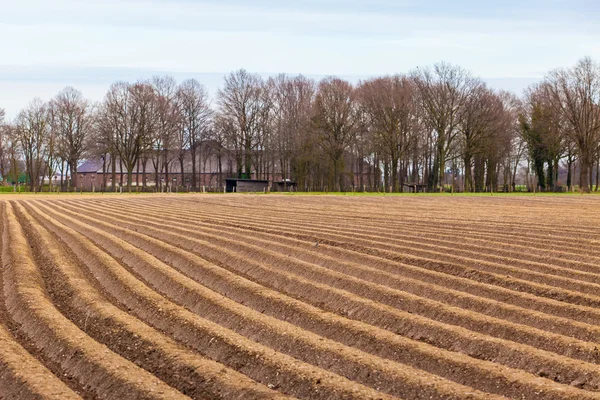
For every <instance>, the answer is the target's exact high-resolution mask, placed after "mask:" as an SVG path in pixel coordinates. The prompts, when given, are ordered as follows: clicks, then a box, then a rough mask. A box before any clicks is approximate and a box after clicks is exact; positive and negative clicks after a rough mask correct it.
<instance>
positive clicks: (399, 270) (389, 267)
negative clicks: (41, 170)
mask: <svg viewBox="0 0 600 400" xmlns="http://www.w3.org/2000/svg"><path fill="white" fill-rule="evenodd" d="M62 204H69V205H70V206H71V207H72V208H71V209H72V210H81V209H90V205H91V204H94V205H95V207H98V205H97V203H91V204H88V203H82V202H80V203H71V202H68V203H62ZM73 207H75V208H73ZM102 207H106V208H108V205H106V204H103V205H102ZM135 208H136V210H144V211H145V212H148V213H149V214H151V213H159V214H160V215H162V216H163V218H167V216H168V218H169V220H168V223H169V225H172V226H189V224H190V223H196V222H197V224H198V225H201V226H206V225H208V226H211V225H212V226H214V227H219V228H220V229H221V231H223V232H232V231H239V230H245V231H247V232H251V234H252V235H254V236H261V235H263V237H266V236H265V235H270V236H271V235H272V237H273V238H275V239H276V240H274V241H273V242H285V241H286V240H287V241H288V243H294V244H295V245H297V246H298V247H302V246H304V248H303V249H302V250H298V251H296V253H295V256H297V258H301V259H303V260H311V258H310V256H309V254H311V253H315V252H318V253H320V254H325V255H329V256H330V257H333V258H334V259H336V260H346V261H350V260H352V261H356V263H358V264H362V265H368V266H371V267H373V268H377V269H379V270H382V271H383V272H387V273H390V274H393V275H395V276H398V277H399V278H400V279H401V280H402V281H406V282H409V281H410V282H413V281H414V280H419V281H422V282H424V283H431V284H433V285H439V286H442V287H443V288H448V289H453V290H455V291H460V292H464V293H468V294H471V295H473V296H475V298H477V299H479V301H473V302H471V301H470V300H471V299H472V297H471V298H470V297H467V298H466V300H465V301H462V302H461V300H462V299H463V298H464V296H460V295H458V294H457V293H454V295H455V296H452V297H451V298H450V299H447V298H446V299H447V301H448V302H449V303H450V302H453V303H454V305H456V306H459V307H464V308H470V307H477V306H479V303H480V302H481V301H482V300H483V299H481V298H482V297H485V298H489V299H491V300H494V301H498V302H502V303H507V304H511V305H514V306H517V307H519V308H521V309H523V308H527V309H532V310H536V311H540V312H542V313H546V314H550V315H555V316H558V317H562V318H565V319H568V321H571V320H574V321H580V322H583V323H586V324H594V325H598V324H600V312H598V310H597V309H596V308H593V307H587V306H580V305H575V304H569V303H564V302H561V301H557V300H553V299H549V298H545V297H538V296H535V295H532V294H529V293H522V292H519V291H515V290H511V289H506V288H503V287H498V286H495V285H492V284H487V283H482V282H478V281H473V280H471V279H468V278H466V277H459V276H453V275H450V274H446V273H442V272H437V271H433V270H429V269H426V268H421V267H418V266H414V265H409V264H405V263H401V262H398V261H392V260H389V259H384V258H381V257H377V256H372V255H368V254H363V253H361V252H358V251H355V250H350V249H343V248H340V247H337V246H336V247H332V246H328V245H327V244H324V243H319V245H318V246H315V239H314V237H306V236H303V235H292V234H287V235H284V232H287V231H288V230H289V229H290V227H289V224H286V226H276V227H274V228H265V223H262V224H261V223H252V222H249V221H250V220H251V217H250V216H248V218H247V220H244V221H240V222H239V223H236V224H235V227H231V226H227V229H226V230H224V229H222V227H223V226H224V224H226V223H227V222H228V221H227V220H228V218H230V217H231V218H232V219H234V218H235V216H229V215H226V216H224V217H223V219H217V220H215V219H212V218H211V219H207V218H199V219H194V218H191V217H190V216H189V215H188V214H187V213H186V214H184V216H183V217H184V218H185V219H186V221H187V222H186V223H180V222H178V221H180V220H181V218H182V215H181V212H180V213H178V214H174V213H171V212H169V211H167V210H165V209H164V208H158V209H155V208H148V207H140V206H136V207H135ZM92 209H93V208H92ZM127 209H129V208H127V207H125V205H122V206H121V207H119V210H127ZM269 226H272V225H271V224H269ZM302 244H303V245H302ZM307 249H308V250H307ZM405 287H407V288H409V289H412V290H413V291H415V292H414V293H415V294H418V292H416V290H417V288H418V287H419V286H418V284H415V285H408V284H407V285H405ZM428 289H429V287H428ZM431 296H435V292H433V293H428V297H431ZM440 300H441V299H440ZM442 301H446V300H442ZM474 310H475V311H478V312H482V313H500V312H502V313H504V312H506V314H501V315H502V318H509V317H510V315H511V314H510V311H506V310H505V309H503V308H502V307H501V306H499V305H498V304H494V306H493V307H492V308H491V309H490V308H486V306H485V305H483V304H482V305H481V307H479V308H474ZM498 315H500V314H498ZM530 317H533V315H531V314H528V315H527V322H526V323H528V324H531V325H533V326H537V327H541V326H543V325H542V324H541V321H537V320H536V319H535V318H530ZM542 318H543V317H542ZM515 321H516V320H515ZM554 322H556V329H558V330H556V332H558V333H564V334H567V335H569V334H568V333H565V332H564V331H562V330H560V329H562V328H564V327H565V325H564V324H563V323H560V322H559V321H552V323H553V324H554ZM578 327H580V326H578V325H577V324H575V326H573V328H574V329H575V330H576V329H578ZM566 328H567V329H569V325H567V326H566ZM580 328H582V329H583V331H582V333H580V335H581V336H577V337H579V338H580V339H582V340H591V337H588V336H587V335H588V334H587V333H583V332H585V331H586V328H585V327H580ZM594 329H595V328H594ZM588 338H590V339H588Z"/></svg>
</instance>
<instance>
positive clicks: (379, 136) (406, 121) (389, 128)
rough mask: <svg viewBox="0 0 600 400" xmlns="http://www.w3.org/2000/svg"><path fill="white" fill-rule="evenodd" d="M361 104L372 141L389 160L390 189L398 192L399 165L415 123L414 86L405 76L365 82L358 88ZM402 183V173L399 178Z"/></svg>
mask: <svg viewBox="0 0 600 400" xmlns="http://www.w3.org/2000/svg"><path fill="white" fill-rule="evenodd" d="M359 93H360V94H359V96H360V102H361V105H362V107H363V110H364V111H365V113H366V115H367V116H368V121H369V123H370V126H371V131H372V133H373V140H374V141H375V142H376V146H378V148H380V149H381V151H382V153H383V154H385V156H386V157H388V158H389V159H390V162H391V164H390V170H391V181H392V182H391V186H392V189H393V191H394V192H397V191H398V188H399V184H402V183H404V182H403V181H402V182H400V179H398V166H399V165H398V164H399V161H400V159H401V157H404V156H405V154H406V152H407V151H408V149H409V146H410V134H411V132H412V130H413V124H414V120H415V108H416V106H417V105H416V103H415V100H416V99H415V85H414V82H413V81H412V80H411V79H409V78H408V77H405V76H399V75H396V76H388V77H383V78H374V79H371V80H368V81H365V82H363V83H362V84H361V86H360V88H359ZM401 177H402V179H403V178H404V173H403V174H401Z"/></svg>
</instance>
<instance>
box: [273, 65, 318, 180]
mask: <svg viewBox="0 0 600 400" xmlns="http://www.w3.org/2000/svg"><path fill="white" fill-rule="evenodd" d="M270 85H271V87H272V90H271V96H272V106H273V130H274V132H273V134H274V145H275V146H274V147H275V151H276V154H277V157H278V161H279V166H280V169H281V177H282V179H283V180H284V185H286V183H285V182H287V179H290V178H293V179H296V180H298V185H299V187H304V186H305V184H306V175H307V171H306V170H307V168H308V166H307V158H308V157H307V156H309V153H310V151H308V149H309V148H310V147H311V145H312V143H313V142H314V141H313V140H312V138H311V137H310V135H311V133H312V132H311V130H310V123H311V119H310V118H311V107H312V103H313V100H314V96H315V83H314V81H312V80H311V79H308V78H305V77H303V76H296V77H289V76H286V75H284V74H281V75H278V76H277V77H275V78H270Z"/></svg>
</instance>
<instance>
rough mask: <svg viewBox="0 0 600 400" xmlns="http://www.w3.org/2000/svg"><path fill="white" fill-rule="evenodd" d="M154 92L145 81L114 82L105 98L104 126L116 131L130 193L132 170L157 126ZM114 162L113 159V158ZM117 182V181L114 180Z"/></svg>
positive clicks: (114, 132) (115, 146)
mask: <svg viewBox="0 0 600 400" xmlns="http://www.w3.org/2000/svg"><path fill="white" fill-rule="evenodd" d="M154 96H155V93H154V89H153V87H152V86H151V85H150V84H148V83H145V82H138V83H135V84H128V83H124V82H118V83H115V84H113V85H112V86H111V87H110V89H109V91H108V94H107V95H106V99H105V101H104V103H105V106H104V112H105V113H106V114H105V116H104V119H105V120H106V124H105V129H108V130H109V131H112V132H113V139H114V148H115V151H116V153H117V154H118V155H119V159H120V160H119V161H120V162H121V164H122V165H123V166H124V167H125V169H126V170H127V190H128V191H129V192H131V185H132V178H133V169H134V168H135V167H136V165H137V163H138V161H139V159H140V155H141V154H142V153H143V152H144V151H145V150H146V148H147V146H148V143H149V141H150V140H149V139H150V134H151V132H152V131H153V129H154V125H155V114H154V111H155V110H154V108H155V104H156V103H155V99H154ZM113 162H114V158H113ZM113 184H114V180H113Z"/></svg>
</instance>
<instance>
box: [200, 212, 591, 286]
mask: <svg viewBox="0 0 600 400" xmlns="http://www.w3.org/2000/svg"><path fill="white" fill-rule="evenodd" d="M240 214H243V212H241V213H240ZM238 215H239V214H238ZM191 217H192V218H193V215H192V216H191ZM294 219H295V221H294V228H295V229H297V230H300V229H304V232H309V233H310V234H312V235H315V236H319V235H331V234H334V236H333V237H334V238H336V239H337V240H338V241H341V240H343V238H346V241H348V242H350V243H357V244H361V245H368V246H369V247H372V248H377V249H384V250H391V251H396V252H403V253H406V254H411V255H415V256H420V257H428V258H436V257H437V258H439V257H441V255H444V256H445V259H446V260H448V261H449V262H453V263H455V264H461V265H465V266H470V267H472V268H473V269H476V270H481V271H484V272H499V273H506V274H509V275H511V276H514V277H517V278H520V279H524V280H534V281H539V282H543V283H547V284H548V285H551V286H557V287H563V288H565V289H568V290H579V291H584V292H586V293H596V292H598V290H599V289H600V285H599V284H598V282H600V275H598V274H597V273H593V272H594V271H596V272H597V269H596V268H594V267H593V266H592V265H591V264H589V265H588V266H587V268H586V267H585V266H581V267H580V268H581V269H582V270H574V269H572V268H569V267H561V266H551V265H547V264H545V263H540V262H535V261H522V260H520V259H517V258H514V257H501V256H494V255H489V254H486V253H482V252H476V251H471V250H463V249H462V246H459V247H456V246H455V243H452V244H453V245H452V246H449V243H448V242H447V241H446V242H436V243H427V241H430V239H420V238H413V237H410V236H404V239H396V240H394V239H393V237H392V236H390V235H385V236H382V235H381V234H377V233H372V232H367V233H365V232H364V231H362V232H361V231H358V230H351V231H346V230H345V229H344V228H339V227H330V226H327V225H321V224H318V223H314V224H313V223H307V224H303V223H298V222H296V218H294ZM234 221H235V219H234ZM224 225H225V226H235V225H236V223H234V222H231V221H230V222H225V223H224ZM283 225H284V226H289V224H287V225H286V224H283ZM588 271H592V272H588Z"/></svg>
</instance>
